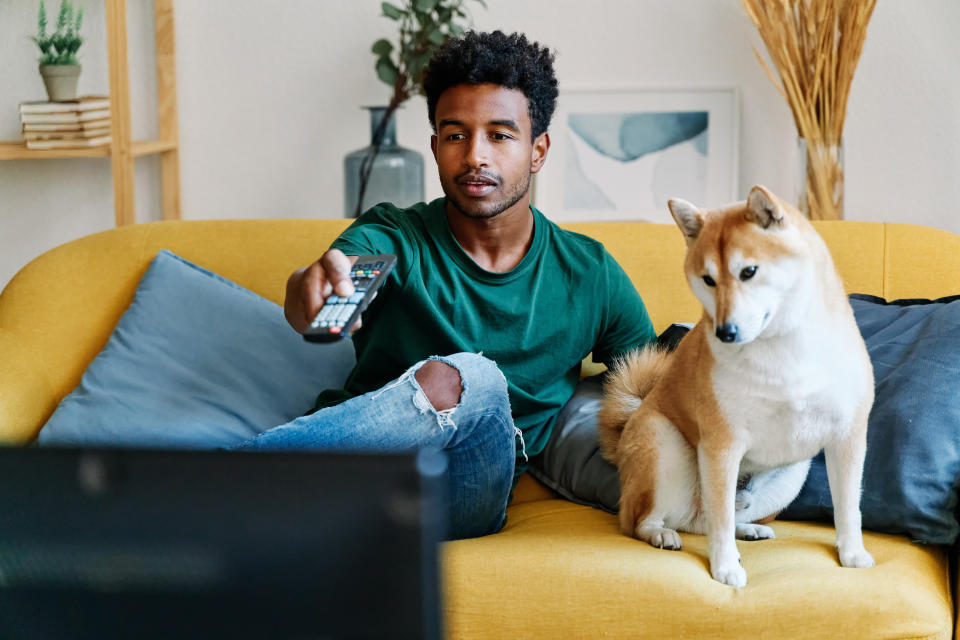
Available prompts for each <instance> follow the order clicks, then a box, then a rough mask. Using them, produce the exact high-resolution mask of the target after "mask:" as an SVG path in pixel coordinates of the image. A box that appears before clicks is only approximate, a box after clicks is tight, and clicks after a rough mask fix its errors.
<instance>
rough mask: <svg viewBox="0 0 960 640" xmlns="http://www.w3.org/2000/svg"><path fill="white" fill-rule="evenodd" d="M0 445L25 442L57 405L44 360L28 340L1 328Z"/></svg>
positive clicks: (30, 438)
mask: <svg viewBox="0 0 960 640" xmlns="http://www.w3.org/2000/svg"><path fill="white" fill-rule="evenodd" d="M0 362H2V363H3V366H2V367H0V445H18V444H27V443H29V442H31V441H33V440H34V438H36V435H37V433H38V432H39V431H40V427H42V426H43V424H44V423H45V422H46V421H47V418H49V417H50V414H52V413H53V411H54V409H56V408H57V397H56V394H55V392H54V387H53V384H52V383H51V381H50V377H49V376H48V375H47V372H46V370H45V369H44V365H45V364H49V363H43V362H40V361H38V360H37V359H36V358H35V357H34V349H33V347H32V345H31V342H30V341H29V340H24V339H23V336H18V335H17V334H16V333H15V332H13V331H7V330H2V329H0Z"/></svg>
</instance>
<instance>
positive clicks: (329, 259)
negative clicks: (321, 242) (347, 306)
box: [321, 249, 353, 296]
mask: <svg viewBox="0 0 960 640" xmlns="http://www.w3.org/2000/svg"><path fill="white" fill-rule="evenodd" d="M321 262H322V264H323V270H324V271H325V272H326V274H327V281H328V282H329V283H330V285H331V286H332V287H333V290H334V291H335V292H336V294H337V295H338V296H349V295H351V294H353V281H352V280H350V269H351V268H352V267H353V264H352V263H351V262H350V258H348V257H347V256H346V255H344V253H343V252H342V251H340V250H339V249H330V250H329V251H327V252H326V253H325V254H324V255H323V260H321Z"/></svg>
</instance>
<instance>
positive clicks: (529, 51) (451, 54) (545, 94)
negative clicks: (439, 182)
mask: <svg viewBox="0 0 960 640" xmlns="http://www.w3.org/2000/svg"><path fill="white" fill-rule="evenodd" d="M486 83H490V84H496V85H500V86H503V87H506V88H508V89H519V90H520V91H522V92H523V95H525V96H526V97H527V103H528V104H529V105H530V106H529V109H530V122H531V124H532V125H533V133H532V138H533V139H536V137H537V136H539V135H540V134H541V133H543V132H544V131H546V130H547V127H548V126H549V125H550V118H551V117H553V110H554V108H556V106H557V78H556V76H555V75H554V73H553V54H552V53H551V52H550V51H549V50H548V49H547V48H546V47H541V46H540V44H539V43H537V42H530V41H528V40H527V38H526V36H524V35H523V34H521V33H512V34H510V35H506V34H505V33H503V32H502V31H493V32H491V33H478V32H476V31H470V32H468V33H467V34H465V35H464V36H463V37H461V38H454V39H452V40H448V41H447V43H446V44H444V45H443V46H442V47H440V49H439V50H437V52H436V53H435V54H434V56H433V58H432V59H431V60H430V64H429V66H428V67H427V70H426V73H425V74H424V78H423V89H424V93H425V94H426V96H427V112H428V116H429V118H430V125H431V126H432V127H433V130H434V132H436V130H437V118H436V111H437V101H438V100H439V99H440V96H441V94H443V92H444V91H446V90H447V89H449V88H451V87H455V86H457V85H460V84H486Z"/></svg>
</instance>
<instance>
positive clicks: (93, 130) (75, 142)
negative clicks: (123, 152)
mask: <svg viewBox="0 0 960 640" xmlns="http://www.w3.org/2000/svg"><path fill="white" fill-rule="evenodd" d="M20 122H21V124H22V125H23V139H24V140H25V141H26V143H27V148H28V149H85V148H87V147H99V146H101V145H105V144H110V99H109V98H107V97H106V96H85V97H82V98H77V99H76V100H71V101H69V102H23V103H21V104H20Z"/></svg>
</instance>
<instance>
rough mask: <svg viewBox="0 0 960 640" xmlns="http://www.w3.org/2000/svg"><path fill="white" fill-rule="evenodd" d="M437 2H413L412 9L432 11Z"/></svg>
mask: <svg viewBox="0 0 960 640" xmlns="http://www.w3.org/2000/svg"><path fill="white" fill-rule="evenodd" d="M438 1H439V0H414V2H413V8H414V9H416V10H417V11H433V8H434V7H436V6H437V2H438Z"/></svg>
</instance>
